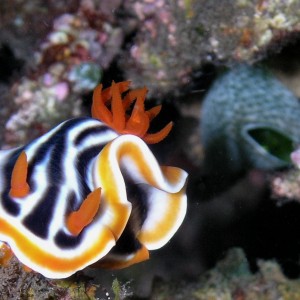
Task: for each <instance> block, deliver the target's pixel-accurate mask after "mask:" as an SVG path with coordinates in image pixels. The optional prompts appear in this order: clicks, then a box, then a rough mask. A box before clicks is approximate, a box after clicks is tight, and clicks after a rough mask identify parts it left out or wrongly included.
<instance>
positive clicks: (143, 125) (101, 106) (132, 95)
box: [92, 81, 173, 144]
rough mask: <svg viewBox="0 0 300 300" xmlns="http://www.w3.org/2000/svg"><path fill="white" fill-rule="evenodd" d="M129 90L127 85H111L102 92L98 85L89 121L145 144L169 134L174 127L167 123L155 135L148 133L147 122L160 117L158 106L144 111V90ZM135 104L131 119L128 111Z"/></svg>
mask: <svg viewBox="0 0 300 300" xmlns="http://www.w3.org/2000/svg"><path fill="white" fill-rule="evenodd" d="M129 86H130V81H123V82H118V83H115V82H112V85H111V86H110V87H108V88H106V89H104V90H103V89H102V88H103V87H102V84H100V85H98V86H97V87H96V88H95V90H94V94H93V104H92V117H93V118H96V119H99V120H100V121H102V122H104V123H106V124H107V125H108V126H110V127H111V128H113V129H114V130H115V131H117V132H118V133H120V134H133V135H136V136H138V137H140V138H142V139H143V140H144V141H145V142H146V143H148V144H155V143H158V142H160V141H161V140H163V139H164V138H165V137H166V136H167V135H168V134H169V132H170V131H171V129H172V127H173V123H172V122H170V123H168V124H167V125H166V126H165V127H164V128H162V129H161V130H160V131H158V132H156V133H148V129H149V126H150V122H151V121H152V120H153V119H154V118H155V117H156V116H157V115H158V114H159V112H160V110H161V105H158V106H155V107H153V108H151V109H149V110H145V107H144V102H145V99H146V94H147V88H145V87H144V88H140V89H135V90H129ZM123 94H124V97H123V98H122V95H123ZM134 101H135V103H134V105H133V108H132V112H131V115H130V114H128V111H129V110H131V105H132V103H133V102H134ZM109 107H110V110H109Z"/></svg>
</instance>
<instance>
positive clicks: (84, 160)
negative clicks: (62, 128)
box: [73, 144, 104, 210]
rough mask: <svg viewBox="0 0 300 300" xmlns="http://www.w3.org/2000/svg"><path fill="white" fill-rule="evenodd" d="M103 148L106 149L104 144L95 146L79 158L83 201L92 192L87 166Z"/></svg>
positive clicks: (77, 163) (78, 164)
mask: <svg viewBox="0 0 300 300" xmlns="http://www.w3.org/2000/svg"><path fill="white" fill-rule="evenodd" d="M103 147H104V145H103V144H99V145H97V146H93V147H91V148H88V149H86V150H85V151H83V152H82V153H80V154H79V155H78V157H77V162H76V170H77V171H78V174H79V180H78V183H79V190H80V193H81V195H82V197H83V199H85V198H86V197H87V195H88V194H89V193H90V192H91V190H90V188H89V187H88V184H87V174H86V172H87V166H88V164H89V163H90V161H91V160H92V159H93V158H95V157H96V156H97V155H98V154H99V153H100V152H101V150H102V149H103ZM83 199H82V200H83ZM73 209H74V210H77V209H78V207H74V208H73Z"/></svg>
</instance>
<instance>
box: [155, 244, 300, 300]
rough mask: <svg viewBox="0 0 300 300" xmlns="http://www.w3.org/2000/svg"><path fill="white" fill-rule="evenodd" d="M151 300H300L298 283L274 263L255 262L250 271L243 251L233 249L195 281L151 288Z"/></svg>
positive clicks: (156, 285) (299, 285) (299, 284)
mask: <svg viewBox="0 0 300 300" xmlns="http://www.w3.org/2000/svg"><path fill="white" fill-rule="evenodd" d="M151 299H152V300H154V299H155V300H167V299H168V300H169V299H172V300H183V299H184V300H186V299H189V300H231V299H238V300H244V299H245V300H255V299H261V300H278V299H282V300H293V299H300V280H299V279H297V280H290V279H288V278H287V277H285V275H284V274H283V273H282V271H281V268H280V266H279V265H278V264H277V263H276V262H275V261H263V260H260V261H258V271H257V272H256V273H252V272H251V271H250V268H249V265H248V261H247V258H246V256H245V254H244V252H243V250H242V249H239V248H233V249H231V250H230V251H228V253H227V255H226V257H225V258H224V259H223V260H221V261H220V262H219V263H218V264H217V265H216V267H215V268H214V269H212V270H210V271H208V272H206V273H205V274H203V276H201V277H200V278H199V280H198V281H195V282H193V283H191V282H181V283H180V284H174V283H173V284H168V283H165V282H162V281H160V282H156V283H155V284H154V290H153V294H152V296H151Z"/></svg>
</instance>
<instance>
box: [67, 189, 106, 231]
mask: <svg viewBox="0 0 300 300" xmlns="http://www.w3.org/2000/svg"><path fill="white" fill-rule="evenodd" d="M100 197H101V188H97V189H96V190H94V191H93V192H91V193H90V194H89V195H88V196H87V197H86V199H85V200H84V201H83V203H82V204H81V206H80V208H79V209H78V210H77V211H74V212H71V213H70V215H69V216H68V218H67V227H68V229H69V231H70V232H71V233H72V234H73V235H78V234H79V233H80V232H81V231H82V230H83V229H84V227H86V226H87V225H88V224H90V223H91V222H92V221H93V218H94V217H95V215H96V213H97V212H98V209H99V206H100Z"/></svg>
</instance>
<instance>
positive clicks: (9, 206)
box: [0, 148, 23, 216]
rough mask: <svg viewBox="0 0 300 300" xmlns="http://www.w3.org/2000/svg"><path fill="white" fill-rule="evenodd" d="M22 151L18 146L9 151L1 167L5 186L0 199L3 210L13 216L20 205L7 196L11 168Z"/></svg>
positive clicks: (18, 211)
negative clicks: (9, 153)
mask: <svg viewBox="0 0 300 300" xmlns="http://www.w3.org/2000/svg"><path fill="white" fill-rule="evenodd" d="M22 151H23V148H19V149H16V150H15V151H13V152H12V153H11V155H10V156H9V157H8V159H7V162H6V164H5V166H4V168H3V174H2V175H3V176H2V180H3V185H4V187H5V188H4V190H3V192H2V194H1V199H0V201H1V203H2V206H3V208H4V210H5V211H6V212H7V213H9V214H11V215H13V216H17V215H18V214H19V213H20V205H19V204H18V203H17V202H15V201H14V200H13V199H12V198H11V197H10V196H9V191H10V181H11V175H12V171H13V168H14V166H15V163H16V161H17V159H18V157H19V155H20V153H21V152H22Z"/></svg>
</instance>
